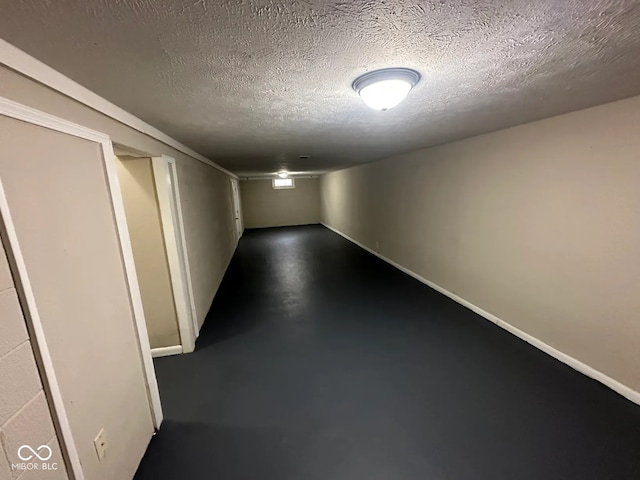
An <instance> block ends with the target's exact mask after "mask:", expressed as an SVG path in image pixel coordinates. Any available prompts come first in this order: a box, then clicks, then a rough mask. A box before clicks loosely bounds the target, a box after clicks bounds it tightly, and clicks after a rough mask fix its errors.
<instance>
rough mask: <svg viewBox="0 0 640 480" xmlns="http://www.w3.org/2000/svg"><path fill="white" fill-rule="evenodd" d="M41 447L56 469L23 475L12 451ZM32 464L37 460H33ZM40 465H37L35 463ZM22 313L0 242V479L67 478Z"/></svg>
mask: <svg viewBox="0 0 640 480" xmlns="http://www.w3.org/2000/svg"><path fill="white" fill-rule="evenodd" d="M22 445H29V446H30V447H31V448H33V449H35V450H37V449H38V447H40V446H41V445H47V446H48V447H49V448H51V450H52V456H51V458H50V459H49V460H47V462H46V463H47V464H48V465H50V466H53V464H55V466H56V467H57V470H48V471H42V470H40V469H39V470H23V469H18V468H12V465H16V464H20V463H24V461H23V460H21V459H20V458H19V457H18V449H19V448H20V447H21V446H22ZM36 460H37V459H36ZM38 463H39V464H40V462H39V461H38ZM68 478H69V477H68V476H67V472H66V470H65V465H64V461H63V459H62V455H61V450H60V445H59V443H58V439H57V437H56V432H55V429H54V426H53V421H52V418H51V412H50V410H49V406H48V404H47V398H46V396H45V393H44V390H43V388H42V381H41V379H40V374H39V371H38V367H37V365H36V361H35V358H34V355H33V350H32V346H31V341H30V340H29V334H28V331H27V327H26V323H25V319H24V316H23V314H22V309H21V307H20V303H19V301H18V295H17V292H16V288H15V285H14V282H13V278H12V276H11V272H10V270H9V265H8V262H7V257H6V254H5V251H4V248H3V246H2V244H1V243H0V480H16V479H20V480H31V479H38V480H62V479H68Z"/></svg>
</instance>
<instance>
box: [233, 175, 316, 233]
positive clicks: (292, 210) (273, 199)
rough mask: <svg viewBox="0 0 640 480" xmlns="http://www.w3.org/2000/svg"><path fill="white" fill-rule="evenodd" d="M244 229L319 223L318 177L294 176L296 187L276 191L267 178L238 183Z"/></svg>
mask: <svg viewBox="0 0 640 480" xmlns="http://www.w3.org/2000/svg"><path fill="white" fill-rule="evenodd" d="M240 194H241V197H242V213H243V217H244V224H245V228H265V227H284V226H288V225H309V224H313V223H320V182H319V179H318V178H296V179H295V188H285V189H281V190H276V189H274V188H273V187H272V185H271V180H270V179H260V180H243V181H242V182H240Z"/></svg>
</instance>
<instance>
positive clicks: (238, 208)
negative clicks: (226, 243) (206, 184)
mask: <svg viewBox="0 0 640 480" xmlns="http://www.w3.org/2000/svg"><path fill="white" fill-rule="evenodd" d="M229 180H230V182H231V199H232V202H233V216H234V218H235V220H234V222H235V225H236V234H237V238H236V240H240V237H241V236H242V233H243V231H244V221H243V219H242V202H241V201H240V182H238V180H237V179H235V178H230V179H229Z"/></svg>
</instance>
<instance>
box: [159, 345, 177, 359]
mask: <svg viewBox="0 0 640 480" xmlns="http://www.w3.org/2000/svg"><path fill="white" fill-rule="evenodd" d="M181 353H182V345H174V346H172V347H160V348H152V349H151V356H152V357H153V358H156V357H168V356H169V355H180V354H181Z"/></svg>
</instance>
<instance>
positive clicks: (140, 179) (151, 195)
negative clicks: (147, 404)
mask: <svg viewBox="0 0 640 480" xmlns="http://www.w3.org/2000/svg"><path fill="white" fill-rule="evenodd" d="M114 152H115V154H116V157H117V158H118V162H117V163H118V176H119V179H120V188H121V190H122V197H123V201H124V207H125V214H126V217H127V226H128V228H129V234H130V237H131V246H132V249H133V257H134V262H135V265H136V272H137V275H138V283H139V285H140V295H141V297H142V305H143V309H144V314H145V320H146V324H147V331H148V332H149V343H150V344H151V353H152V355H153V356H154V357H159V356H166V355H175V354H180V353H190V352H193V350H194V349H195V341H196V338H197V336H198V324H197V317H196V314H195V302H194V298H193V289H192V285H191V275H190V271H189V260H188V255H187V249H186V241H185V235H184V226H183V220H182V212H181V209H180V190H179V186H178V173H177V168H176V162H175V160H174V159H173V158H171V157H167V156H161V157H154V156H152V155H150V154H146V153H143V152H139V151H134V150H131V149H128V148H127V147H123V146H119V145H117V146H115V147H114Z"/></svg>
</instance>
